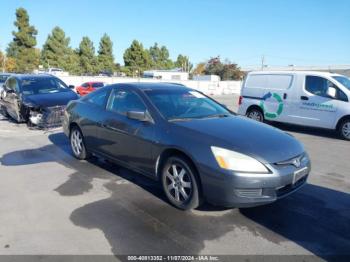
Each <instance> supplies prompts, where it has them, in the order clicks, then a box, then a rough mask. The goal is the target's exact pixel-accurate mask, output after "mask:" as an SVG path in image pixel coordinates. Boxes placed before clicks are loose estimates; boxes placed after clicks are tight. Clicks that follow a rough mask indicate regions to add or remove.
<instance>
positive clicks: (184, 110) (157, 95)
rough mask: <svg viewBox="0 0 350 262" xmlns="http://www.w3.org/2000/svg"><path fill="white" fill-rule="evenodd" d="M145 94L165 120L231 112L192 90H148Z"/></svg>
mask: <svg viewBox="0 0 350 262" xmlns="http://www.w3.org/2000/svg"><path fill="white" fill-rule="evenodd" d="M146 94H147V96H148V97H149V98H150V100H151V101H152V102H153V104H154V105H155V106H156V107H157V109H158V110H159V111H160V113H161V114H162V115H163V117H164V118H166V119H167V120H172V121H175V120H186V119H199V118H212V117H225V116H229V115H230V114H231V113H230V111H229V110H227V109H226V108H224V107H223V106H221V105H220V104H218V103H216V102H215V101H213V100H212V99H210V98H208V97H206V96H204V95H203V94H201V93H199V92H197V91H193V90H186V89H179V90H148V91H146Z"/></svg>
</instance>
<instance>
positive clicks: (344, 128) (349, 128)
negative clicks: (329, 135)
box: [338, 118, 350, 141]
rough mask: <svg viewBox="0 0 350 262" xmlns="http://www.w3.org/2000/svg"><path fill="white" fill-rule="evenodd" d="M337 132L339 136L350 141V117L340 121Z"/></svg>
mask: <svg viewBox="0 0 350 262" xmlns="http://www.w3.org/2000/svg"><path fill="white" fill-rule="evenodd" d="M338 132H339V135H340V136H341V138H343V139H345V140H349V141H350V118H348V119H345V120H343V121H342V122H341V124H340V125H339V129H338Z"/></svg>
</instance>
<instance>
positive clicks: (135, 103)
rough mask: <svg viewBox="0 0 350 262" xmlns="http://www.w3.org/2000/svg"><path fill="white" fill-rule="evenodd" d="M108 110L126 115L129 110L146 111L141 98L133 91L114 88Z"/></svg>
mask: <svg viewBox="0 0 350 262" xmlns="http://www.w3.org/2000/svg"><path fill="white" fill-rule="evenodd" d="M106 109H107V110H109V111H112V112H115V113H118V114H121V115H126V113H127V112H128V111H142V112H144V111H146V106H145V104H144V103H143V102H142V100H141V98H140V97H139V96H138V95H137V94H136V93H134V92H132V91H126V90H117V89H114V90H113V91H112V93H111V95H110V97H109V99H108V103H107V108H106Z"/></svg>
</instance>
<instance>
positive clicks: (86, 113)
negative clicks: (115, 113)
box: [79, 89, 110, 151]
mask: <svg viewBox="0 0 350 262" xmlns="http://www.w3.org/2000/svg"><path fill="white" fill-rule="evenodd" d="M109 92H110V89H102V90H99V91H98V92H96V93H95V94H94V95H92V96H88V97H84V98H83V101H84V103H82V107H81V108H80V109H79V114H80V116H81V121H80V128H81V129H82V132H83V135H84V138H85V143H86V146H87V147H88V149H89V150H92V151H95V150H96V149H97V147H98V145H99V143H100V141H99V139H98V136H97V129H98V127H99V125H100V123H101V121H102V119H103V115H104V114H105V108H106V103H107V99H108V96H109Z"/></svg>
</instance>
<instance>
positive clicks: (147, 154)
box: [98, 88, 155, 174]
mask: <svg viewBox="0 0 350 262" xmlns="http://www.w3.org/2000/svg"><path fill="white" fill-rule="evenodd" d="M129 111H137V112H146V111H147V107H146V105H145V103H144V102H143V100H142V98H141V97H140V96H139V95H138V94H137V93H136V92H134V91H132V90H127V89H122V88H117V89H113V90H112V91H111V94H110V96H109V99H108V102H107V106H106V112H105V114H104V116H103V119H102V122H101V123H100V127H99V128H98V138H99V141H100V143H99V149H98V150H99V151H100V152H102V153H104V154H106V155H108V156H110V157H111V158H114V159H116V160H119V161H121V162H123V163H124V164H127V165H128V166H130V167H134V168H137V169H138V170H140V171H142V172H146V173H149V174H154V159H153V155H152V151H153V150H152V146H153V142H154V134H155V125H154V123H153V122H151V121H147V122H145V121H139V120H135V119H130V118H128V116H127V112H129Z"/></svg>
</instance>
